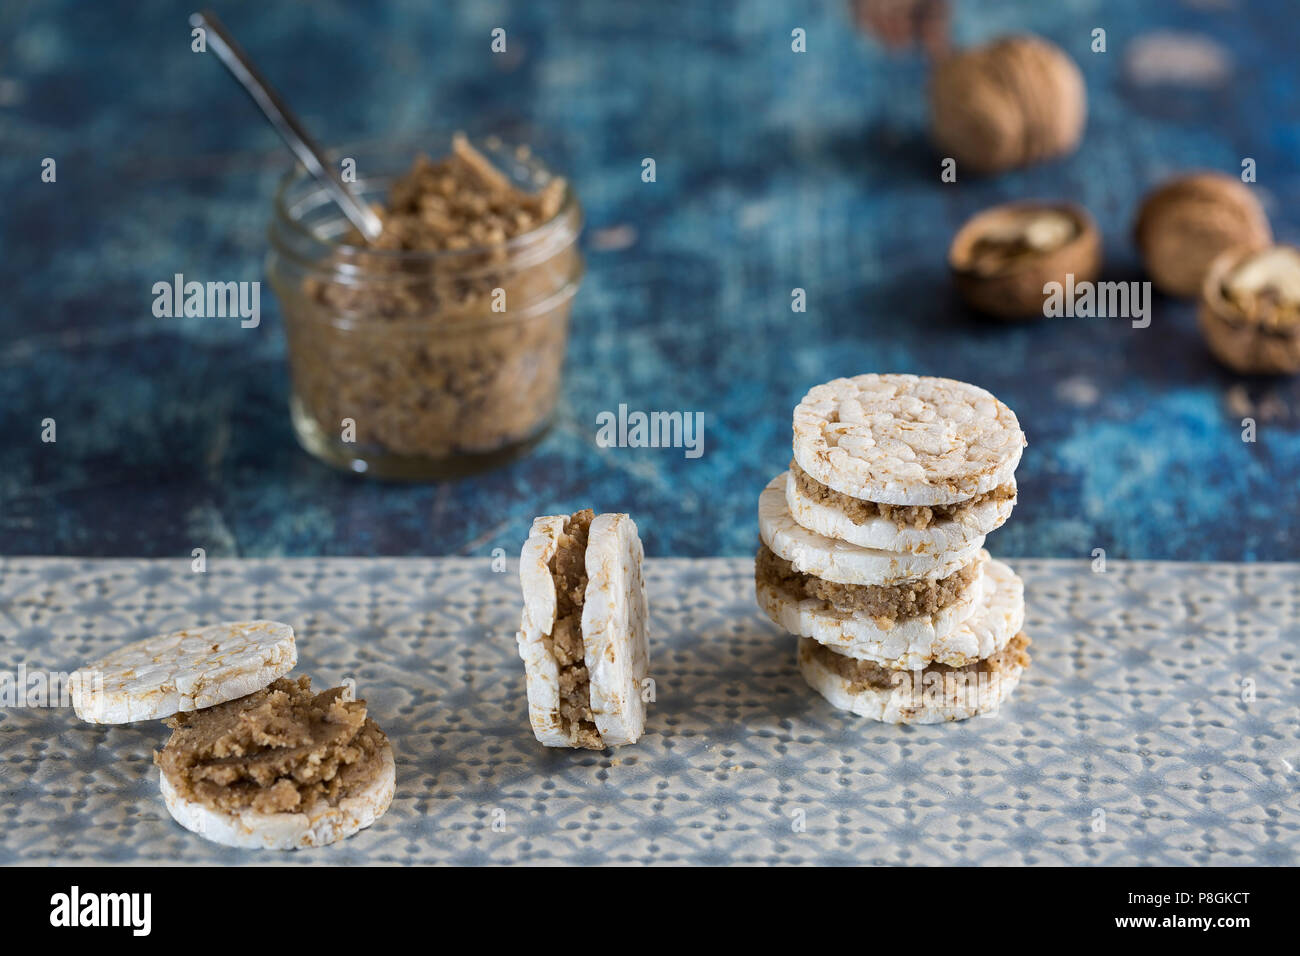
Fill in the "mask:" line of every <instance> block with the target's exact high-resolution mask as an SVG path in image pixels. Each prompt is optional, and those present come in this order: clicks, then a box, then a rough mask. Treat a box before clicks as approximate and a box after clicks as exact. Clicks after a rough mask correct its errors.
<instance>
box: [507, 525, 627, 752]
mask: <svg viewBox="0 0 1300 956" xmlns="http://www.w3.org/2000/svg"><path fill="white" fill-rule="evenodd" d="M579 514H581V513H579ZM571 517H576V516H568V515H546V516H542V517H539V518H536V519H534V521H533V525H532V529H531V530H530V532H529V535H528V540H527V541H525V542H524V547H523V550H522V552H521V553H520V566H519V578H520V585H521V587H522V589H523V595H524V609H523V614H522V616H521V620H520V625H519V631H518V632H517V633H516V635H515V639H516V642H517V644H518V647H519V656H520V657H521V658H522V659H523V662H524V672H525V676H526V682H527V690H528V718H529V723H530V725H531V726H532V729H533V734H534V736H536V737H537V740H538V741H539V742H540V743H542V744H543V745H545V746H547V747H585V748H588V749H603V748H605V747H614V746H620V745H623V744H630V743H635V742H636V740H637V739H638V738H639V737H640V736H641V734H642V733H643V732H644V730H645V716H646V707H645V701H644V699H643V697H642V685H643V682H644V681H645V679H646V676H647V672H648V670H649V638H648V620H649V614H648V605H647V601H646V593H645V579H644V576H643V572H642V564H643V561H644V558H645V553H644V550H643V548H642V545H641V539H640V537H639V535H638V534H637V527H636V523H635V522H634V521H633V520H632V519H631V518H630V517H629V516H628V515H625V514H602V515H596V516H594V517H593V518H591V519H590V523H589V525H588V527H587V539H586V547H585V549H584V554H583V556H582V562H583V567H584V568H585V571H586V579H587V580H586V585H585V587H584V588H583V589H582V608H581V617H580V631H581V634H580V638H581V663H582V665H583V667H585V671H586V677H585V679H586V685H585V694H586V700H585V704H586V707H585V708H584V709H585V711H587V712H589V714H590V723H591V724H592V725H593V726H592V727H582V726H579V724H578V723H577V722H575V721H574V720H573V719H572V717H571V716H569V717H567V718H566V715H565V710H566V708H565V707H563V706H562V702H563V700H564V698H565V695H566V694H572V687H571V683H572V677H571V674H572V673H573V671H572V667H571V665H572V664H573V663H576V662H575V661H572V660H570V657H571V656H572V655H570V654H569V653H568V652H567V651H566V650H565V646H564V644H565V642H564V640H563V639H562V635H561V634H560V633H559V632H558V630H557V621H558V616H559V613H560V605H561V595H558V594H557V586H556V570H557V567H556V560H557V556H558V552H559V551H560V549H561V548H564V547H569V546H571V542H569V541H568V540H567V538H568V536H567V535H566V531H565V529H566V527H567V526H568V525H569V522H570V518H571ZM567 626H568V625H567V624H565V623H564V622H562V621H558V627H559V628H565V627H567Z"/></svg>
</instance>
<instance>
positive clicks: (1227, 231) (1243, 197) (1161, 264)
mask: <svg viewBox="0 0 1300 956" xmlns="http://www.w3.org/2000/svg"><path fill="white" fill-rule="evenodd" d="M1133 232H1134V238H1135V240H1136V242H1137V246H1138V251H1139V252H1141V254H1142V261H1143V263H1144V264H1145V265H1146V270H1147V273H1148V274H1149V275H1150V276H1151V281H1152V282H1154V283H1155V285H1156V288H1157V289H1159V290H1160V291H1161V292H1163V293H1165V294H1166V295H1174V296H1185V297H1191V296H1195V295H1197V294H1198V293H1199V292H1200V291H1201V287H1202V285H1203V284H1204V282H1205V273H1206V270H1207V269H1208V268H1209V266H1210V262H1211V261H1213V260H1214V258H1215V257H1216V256H1218V255H1219V254H1220V253H1222V252H1224V251H1225V250H1228V249H1232V248H1234V247H1238V246H1240V247H1243V248H1247V249H1261V248H1263V247H1264V246H1267V245H1268V244H1269V243H1271V242H1272V241H1273V230H1272V229H1271V228H1270V227H1269V224H1268V216H1266V215H1265V214H1264V208H1263V207H1262V206H1261V205H1260V204H1259V200H1258V199H1256V198H1255V196H1254V194H1253V193H1251V191H1250V190H1249V189H1248V188H1247V187H1246V186H1245V185H1244V184H1243V183H1242V182H1241V180H1239V179H1237V178H1235V177H1233V176H1226V175H1224V174H1223V173H1193V174H1191V175H1187V176H1180V177H1178V178H1176V179H1172V180H1169V181H1168V182H1166V183H1164V184H1163V185H1161V186H1160V187H1159V188H1157V189H1156V190H1154V191H1153V192H1151V193H1149V194H1148V195H1147V197H1146V199H1144V200H1143V202H1142V208H1141V209H1140V210H1139V211H1138V216H1137V221H1136V223H1135V224H1134V227H1133Z"/></svg>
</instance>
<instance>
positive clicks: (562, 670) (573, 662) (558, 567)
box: [550, 508, 605, 750]
mask: <svg viewBox="0 0 1300 956" xmlns="http://www.w3.org/2000/svg"><path fill="white" fill-rule="evenodd" d="M595 518H596V513H595V512H594V511H592V510H591V509H590V508H588V509H587V510H585V511H579V512H577V513H576V514H574V515H572V516H571V517H570V518H569V520H568V521H567V522H566V523H565V525H564V532H563V534H562V535H561V536H560V540H559V543H558V545H557V547H556V549H555V555H554V557H552V558H551V576H552V578H553V579H554V581H555V601H556V604H555V626H554V627H552V628H551V636H550V642H551V647H550V650H551V653H552V654H553V655H554V656H555V663H556V664H557V665H558V669H559V684H560V719H561V721H562V722H563V726H564V728H565V730H567V731H568V733H569V739H570V740H573V742H574V743H575V744H576V745H577V746H579V747H587V748H589V749H592V750H603V749H604V747H605V743H604V741H603V740H602V739H601V737H600V731H599V730H597V728H596V723H595V718H594V716H593V715H592V713H591V680H590V675H589V674H588V673H587V663H586V657H585V647H584V644H583V640H582V608H583V604H584V602H585V599H586V592H587V537H588V534H589V533H590V531H591V523H592V521H594V520H595Z"/></svg>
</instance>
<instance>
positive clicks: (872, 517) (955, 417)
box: [786, 374, 1025, 554]
mask: <svg viewBox="0 0 1300 956" xmlns="http://www.w3.org/2000/svg"><path fill="white" fill-rule="evenodd" d="M1024 447H1025V436H1024V432H1022V431H1021V430H1020V423H1019V421H1017V419H1016V415H1015V413H1014V412H1013V411H1012V410H1011V409H1010V408H1008V407H1007V406H1006V405H1004V404H1003V403H1002V402H1000V401H998V400H997V399H996V398H994V397H993V396H992V395H990V394H989V393H988V392H986V391H985V390H984V389H982V388H979V387H977V386H975V385H970V384H967V383H965V382H958V381H954V380H953V379H947V378H932V377H929V376H919V375H878V374H869V375H858V376H856V377H854V378H839V379H835V380H834V381H831V382H827V383H826V384H824V385H818V386H816V387H815V388H813V389H811V390H810V391H809V392H808V394H807V395H805V396H804V398H803V401H801V402H800V403H799V405H798V406H797V407H796V408H795V410H794V442H793V448H794V462H793V463H792V465H791V469H790V477H789V478H788V479H787V481H786V485H787V487H786V496H787V501H788V506H789V509H790V511H791V513H792V514H793V516H794V518H795V519H796V520H797V521H799V523H800V524H802V525H803V526H805V527H807V528H809V529H810V530H813V531H816V532H818V533H820V534H822V535H824V536H826V537H831V538H839V539H842V540H844V541H848V542H850V543H852V544H856V545H859V546H862V547H871V548H883V549H886V550H893V551H905V552H913V553H927V554H932V553H935V552H937V551H943V550H945V549H960V548H962V547H965V546H966V545H967V544H968V543H969V542H970V541H972V540H975V539H982V538H983V536H984V535H986V534H988V533H989V532H990V531H993V530H994V529H996V528H998V527H1000V526H1001V525H1002V524H1003V522H1005V521H1006V520H1007V518H1008V517H1010V515H1011V509H1012V508H1013V507H1014V505H1015V500H1016V483H1015V470H1016V466H1017V465H1018V464H1019V463H1020V456H1021V453H1022V451H1023V449H1024Z"/></svg>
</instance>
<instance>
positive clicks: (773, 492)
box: [758, 472, 984, 587]
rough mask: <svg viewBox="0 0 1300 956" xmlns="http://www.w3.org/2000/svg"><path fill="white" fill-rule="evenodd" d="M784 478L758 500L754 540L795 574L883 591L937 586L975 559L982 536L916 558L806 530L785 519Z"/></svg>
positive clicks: (788, 516) (791, 517)
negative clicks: (892, 587) (927, 584)
mask: <svg viewBox="0 0 1300 956" xmlns="http://www.w3.org/2000/svg"><path fill="white" fill-rule="evenodd" d="M788 480H789V479H788V474H787V473H786V472H782V473H781V474H779V475H777V476H776V477H775V478H773V479H772V480H771V481H770V482H768V484H767V487H766V488H764V489H763V491H762V493H761V494H760V495H759V496H758V534H759V537H760V538H761V539H762V542H763V544H764V546H766V547H767V548H768V549H769V550H771V551H772V552H773V553H775V554H776V555H777V556H778V557H781V558H784V559H785V560H786V561H789V562H790V563H791V564H792V565H793V566H794V569H795V570H796V571H802V572H804V573H805V574H813V575H816V576H817V577H819V578H823V579H825V580H827V581H834V582H838V583H840V584H866V585H877V586H881V587H886V586H890V585H895V584H902V583H904V582H909V581H916V580H920V579H925V580H931V581H934V580H939V579H942V578H947V577H949V576H950V575H952V574H954V573H956V572H958V571H960V570H962V569H963V568H966V567H968V566H970V565H971V564H972V563H973V562H975V561H976V559H977V558H978V556H979V553H980V549H981V547H982V546H983V544H984V537H983V535H977V536H975V537H974V538H971V539H969V540H968V541H966V542H964V543H963V544H962V546H961V547H960V548H956V549H953V550H948V551H936V552H931V553H921V554H918V553H916V552H912V551H893V550H889V549H886V548H866V547H862V546H861V545H856V544H850V543H849V542H847V541H844V540H842V539H840V538H832V537H828V536H827V535H824V534H820V533H818V532H816V531H813V530H811V529H810V528H806V527H804V526H803V525H801V524H800V523H799V522H798V521H796V520H795V517H794V515H793V514H791V513H790V505H789V502H788V501H787V500H786V496H785V488H786V484H787V483H788Z"/></svg>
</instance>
